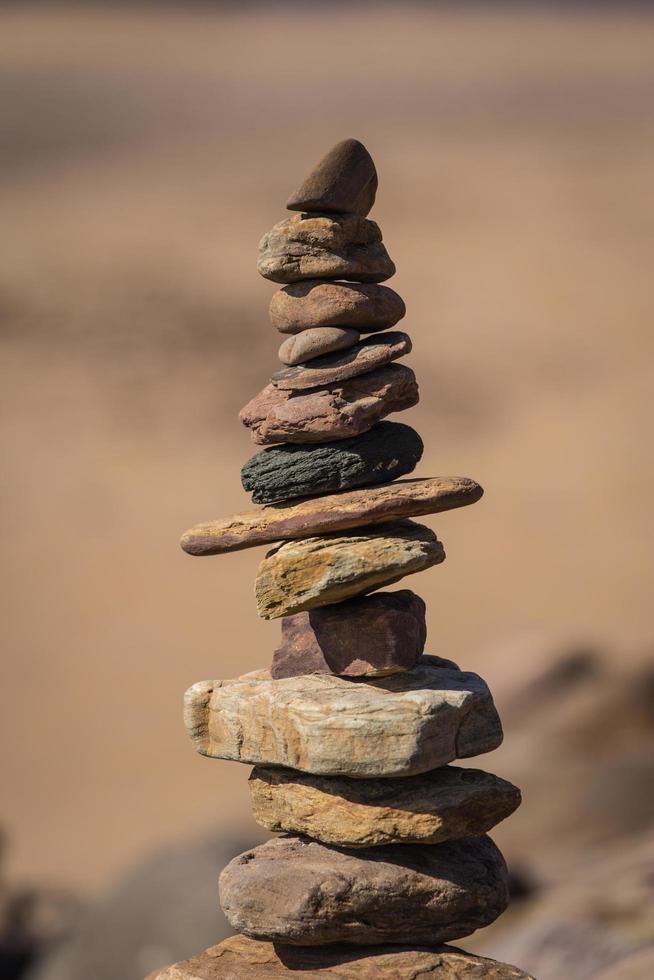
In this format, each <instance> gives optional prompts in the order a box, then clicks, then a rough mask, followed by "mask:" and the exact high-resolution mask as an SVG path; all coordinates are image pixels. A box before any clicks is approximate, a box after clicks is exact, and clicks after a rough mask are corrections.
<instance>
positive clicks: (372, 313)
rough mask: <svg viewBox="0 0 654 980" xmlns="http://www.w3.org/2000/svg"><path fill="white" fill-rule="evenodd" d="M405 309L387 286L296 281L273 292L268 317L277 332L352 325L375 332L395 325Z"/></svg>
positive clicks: (363, 283) (361, 329)
mask: <svg viewBox="0 0 654 980" xmlns="http://www.w3.org/2000/svg"><path fill="white" fill-rule="evenodd" d="M405 313H406V307H405V305H404V300H403V299H402V297H401V296H399V295H398V294H397V293H396V292H395V291H394V290H393V289H390V288H389V287H388V286H379V285H377V284H376V283H365V282H324V281H323V280H321V279H309V280H306V281H304V282H295V283H292V284H290V285H288V286H284V288H283V289H279V290H278V291H277V292H276V293H274V294H273V297H272V299H271V301H270V320H271V322H272V325H273V327H275V328H276V329H277V330H279V332H280V333H289V334H297V333H300V332H301V331H303V330H307V329H309V328H311V327H355V328H356V329H357V330H358V331H359V333H374V332H375V331H377V330H386V329H387V328H388V327H392V326H394V325H395V324H396V323H397V322H398V320H401V319H402V317H403V316H404V314H405Z"/></svg>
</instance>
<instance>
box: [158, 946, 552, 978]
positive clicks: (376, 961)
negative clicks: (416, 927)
mask: <svg viewBox="0 0 654 980" xmlns="http://www.w3.org/2000/svg"><path fill="white" fill-rule="evenodd" d="M288 977H296V978H297V980H322V978H323V977H325V978H330V977H331V978H332V980H534V978H533V977H530V976H529V975H528V974H526V973H523V972H522V970H518V969H517V967H515V966H509V965H508V964H506V963H499V962H498V961H497V960H489V959H486V958H485V957H483V956H473V955H472V954H471V953H464V952H462V950H460V949H456V948H455V947H454V946H436V947H432V948H429V947H426V946H425V947H414V948H411V947H407V946H364V947H352V946H339V945H336V946H307V947H301V946H281V945H273V943H267V942H263V941H260V940H256V939H249V938H248V937H247V936H230V937H229V938H228V939H225V940H223V942H222V943H219V944H218V945H217V946H212V947H211V948H210V949H207V950H206V951H205V952H204V953H200V955H199V956H192V957H191V959H190V960H184V961H183V962H181V963H175V964H174V966H169V967H166V968H165V969H163V970H156V971H155V972H154V973H152V974H150V976H149V977H148V980H284V978H288Z"/></svg>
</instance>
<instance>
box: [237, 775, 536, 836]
mask: <svg viewBox="0 0 654 980" xmlns="http://www.w3.org/2000/svg"><path fill="white" fill-rule="evenodd" d="M248 786H249V789H250V802H251V805H252V815H253V816H254V819H255V820H256V821H257V823H260V824H261V825H262V826H263V827H265V828H266V829H267V830H271V831H274V832H275V833H279V832H290V833H294V834H304V835H306V836H308V837H312V838H314V839H315V840H319V841H321V842H322V843H323V844H337V845H340V846H341V847H370V846H380V845H385V844H440V843H442V842H443V841H447V840H458V839H460V838H462V837H476V836H478V835H480V834H485V833H486V832H487V831H489V830H491V828H492V827H494V826H495V825H496V824H498V823H499V822H500V821H501V820H504V819H505V818H506V817H508V816H510V814H512V813H513V812H514V810H516V809H517V808H518V806H519V805H520V790H519V789H518V788H517V787H516V786H514V785H513V784H512V783H509V782H508V781H507V780H505V779H500V778H499V776H493V775H492V774H491V773H489V772H483V771H482V770H481V769H461V768H459V767H457V766H444V767H442V768H440V769H432V770H431V772H426V773H423V774H422V775H419V776H408V777H407V778H404V779H346V778H344V777H342V776H340V777H334V776H312V775H310V774H308V773H301V772H296V771H295V770H293V769H279V768H276V769H273V768H266V767H265V766H256V767H255V768H254V769H253V770H252V774H251V776H250V779H249V782H248Z"/></svg>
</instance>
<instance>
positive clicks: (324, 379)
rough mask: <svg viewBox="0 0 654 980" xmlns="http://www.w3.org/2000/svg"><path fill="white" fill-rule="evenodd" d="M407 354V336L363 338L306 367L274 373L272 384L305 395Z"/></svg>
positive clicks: (408, 341)
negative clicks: (312, 389) (307, 392)
mask: <svg viewBox="0 0 654 980" xmlns="http://www.w3.org/2000/svg"><path fill="white" fill-rule="evenodd" d="M410 353H411V339H410V337H409V336H408V334H405V333H401V332H400V331H392V332H391V331H389V332H388V333H384V334H381V336H379V337H365V338H364V339H363V340H361V341H360V342H359V343H358V344H355V346H354V347H350V348H349V349H348V350H345V351H338V352H337V353H335V354H326V355H325V356H324V357H317V358H316V359H315V360H313V361H309V362H308V363H307V364H298V365H297V366H296V367H287V368H282V369H281V371H275V373H274V374H273V376H272V378H271V381H272V383H273V384H274V385H275V387H276V388H283V389H288V390H291V391H306V390H307V389H308V388H318V387H321V386H323V385H329V384H334V383H335V382H337V381H347V380H348V378H356V377H357V376H359V375H361V374H367V373H368V372H370V371H374V370H376V369H377V368H380V367H384V365H386V364H389V363H390V362H391V361H395V360H397V358H398V357H403V356H404V355H405V354H410Z"/></svg>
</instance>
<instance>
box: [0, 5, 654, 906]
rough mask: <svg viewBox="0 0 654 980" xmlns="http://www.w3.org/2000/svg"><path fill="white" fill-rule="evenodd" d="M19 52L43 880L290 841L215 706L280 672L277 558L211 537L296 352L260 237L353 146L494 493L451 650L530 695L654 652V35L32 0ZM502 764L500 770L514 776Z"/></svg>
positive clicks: (90, 884)
mask: <svg viewBox="0 0 654 980" xmlns="http://www.w3.org/2000/svg"><path fill="white" fill-rule="evenodd" d="M0 38H1V40H0V44H1V46H2V51H3V57H2V68H1V69H0V72H1V74H0V110H1V112H2V117H3V119H4V123H3V142H4V144H5V146H4V149H3V151H2V154H1V162H0V212H1V213H2V228H3V236H2V237H3V242H4V244H3V248H2V261H1V263H0V326H1V330H2V365H1V371H2V379H1V384H0V391H1V393H2V394H1V397H2V402H3V411H2V419H1V423H0V425H1V428H2V458H3V464H4V465H3V481H2V493H3V497H4V500H3V522H4V523H3V530H2V542H3V553H4V561H3V573H2V574H3V581H2V590H1V597H2V606H3V608H2V622H3V626H4V634H5V642H4V646H5V656H4V681H3V684H2V707H1V712H0V718H1V722H0V724H1V726H2V739H1V748H0V752H1V753H2V754H1V762H0V765H1V771H2V778H3V798H2V807H1V808H0V823H1V824H2V825H3V827H4V828H5V830H6V831H7V833H8V835H9V839H10V849H9V853H8V867H9V872H10V874H11V875H12V876H14V877H15V878H18V877H20V878H31V879H38V880H44V879H45V880H51V881H57V882H61V883H64V884H69V885H71V886H73V887H76V888H80V889H83V890H88V891H94V890H97V889H98V888H99V887H100V886H103V885H105V884H106V883H107V882H108V881H110V880H112V879H114V878H115V877H116V876H118V875H119V874H120V873H121V872H122V871H123V870H124V869H126V868H127V867H128V866H130V865H131V864H132V863H133V862H134V861H135V860H136V859H137V858H139V857H141V856H142V855H143V854H145V853H147V852H149V851H151V850H152V849H153V848H155V847H157V846H159V845H160V844H162V843H164V842H167V841H171V840H174V839H176V838H177V837H178V836H182V835H187V834H191V833H193V832H195V831H199V830H203V831H206V830H209V829H213V830H222V829H224V831H225V833H228V832H231V830H232V829H233V828H234V827H235V826H238V827H239V831H240V833H241V834H246V833H248V832H249V831H248V828H251V830H252V833H254V832H255V831H254V825H253V823H252V821H251V817H250V816H249V810H248V805H247V790H246V785H245V783H246V775H247V770H246V768H245V767H239V766H233V765H232V766H230V765H229V764H227V763H220V762H209V761H207V760H203V759H201V758H199V757H197V756H196V755H195V754H194V753H193V751H192V750H191V747H190V744H189V743H188V740H187V738H186V735H185V733H184V730H183V727H182V724H181V717H180V704H181V696H182V694H183V691H184V690H185V688H186V687H187V686H188V685H189V684H191V683H192V682H194V681H197V680H200V679H202V678H206V677H220V676H229V675H233V674H235V673H237V672H241V671H245V670H250V669H254V668H256V667H258V666H262V665H265V664H266V663H267V662H268V661H269V660H270V656H271V651H272V649H273V647H274V645H275V642H276V639H277V635H278V630H279V626H278V624H274V623H273V624H270V623H264V622H262V621H260V620H258V619H257V616H256V613H255V607H254V601H253V597H252V583H253V578H254V574H255V571H256V567H257V563H258V561H259V559H260V557H261V556H262V553H263V552H261V551H256V552H252V551H251V552H244V553H241V554H236V555H233V556H229V557H224V558H214V559H206V560H204V561H199V560H195V559H190V558H188V557H186V556H184V555H183V554H182V553H181V551H179V549H178V546H177V540H178V537H179V534H180V533H181V532H182V531H183V530H184V529H185V528H186V527H187V526H188V525H190V524H192V523H196V522H197V521H200V520H204V519H209V518H211V517H214V516H220V515H222V514H226V513H228V512H230V511H231V510H232V509H235V508H242V507H244V506H245V505H246V504H247V503H248V501H247V498H246V496H245V494H244V493H243V491H242V490H241V489H240V483H239V469H240V466H241V465H242V463H243V462H244V461H245V459H246V458H247V457H248V456H249V455H250V454H251V453H252V451H253V447H252V446H251V444H250V442H249V438H248V436H247V433H246V432H245V430H242V429H241V427H240V426H239V424H238V421H237V419H236V413H237V411H238V409H239V408H240V407H241V405H242V404H244V403H245V402H246V401H247V400H248V399H249V398H250V397H251V396H252V395H253V394H254V393H255V391H257V390H258V388H259V387H261V386H262V385H263V384H264V383H265V381H266V379H267V376H268V375H269V373H270V371H271V369H272V367H273V365H274V363H275V351H276V347H277V338H276V336H274V335H273V331H272V328H271V327H270V325H269V323H268V320H267V312H266V310H267V301H268V297H269V296H270V294H271V292H272V287H271V284H269V283H266V282H264V281H263V280H260V279H259V277H258V276H257V274H256V271H255V267H254V263H255V258H256V246H257V242H258V239H259V238H260V236H261V234H263V232H264V231H266V230H267V229H268V228H269V227H270V225H272V223H273V222H275V221H277V220H279V218H281V217H282V216H283V203H284V201H285V199H286V196H287V194H288V193H289V192H290V191H291V190H292V189H293V188H294V186H295V185H296V184H297V183H298V181H299V179H300V178H301V177H302V176H303V174H304V173H305V171H306V170H307V169H308V167H310V166H311V165H312V164H313V163H314V161H315V160H316V159H317V158H318V157H319V156H320V155H321V154H322V153H323V152H324V151H325V150H326V149H327V148H328V147H329V146H330V145H331V144H332V143H334V142H335V141H336V140H338V139H341V138H344V137H346V136H356V137H358V138H359V139H362V140H363V141H364V142H365V143H366V144H367V145H368V147H369V149H370V150H371V152H372V154H373V156H374V158H375V160H376V163H377V166H378V170H379V172H380V190H379V195H378V204H377V205H376V207H375V209H374V212H373V217H374V218H375V219H376V220H377V221H378V222H379V223H380V224H381V226H382V228H383V231H384V235H385V240H386V242H387V245H388V248H389V251H390V253H391V255H392V257H393V258H394V260H395V262H396V264H397V267H398V270H399V271H398V274H397V276H396V278H395V279H394V280H393V282H392V285H393V286H394V287H395V288H396V289H397V290H398V291H399V292H401V293H402V295H403V296H404V297H405V299H406V302H407V306H408V309H409V313H408V315H407V318H406V320H405V325H406V329H407V330H408V331H409V332H410V333H411V335H412V338H413V341H414V352H413V354H412V355H411V358H410V364H411V365H412V366H413V367H414V368H415V369H416V371H417V373H418V377H419V381H420V383H421V391H422V400H421V403H420V405H419V406H418V407H417V408H416V409H414V410H412V411H411V412H410V413H405V415H404V416H403V420H406V421H408V422H410V423H411V424H412V425H413V426H414V427H415V428H416V429H418V430H419V431H420V432H421V434H422V435H423V437H424V440H425V444H426V451H425V456H424V459H423V462H422V464H421V466H420V469H419V471H418V472H419V474H422V475H438V474H442V475H447V474H451V475H468V476H472V477H474V478H476V479H478V480H479V481H480V482H481V483H482V484H483V485H484V487H485V489H486V495H485V497H484V499H483V501H482V502H481V503H480V504H478V505H476V506H475V507H474V508H471V509H470V510H464V511H457V512H453V513H451V514H446V515H442V516H441V517H439V518H438V519H434V520H433V521H431V522H430V523H431V524H432V525H433V526H434V527H435V529H436V530H437V531H438V532H439V536H441V537H442V539H443V541H444V543H445V547H446V550H447V554H448V558H447V561H446V562H445V564H444V565H443V566H441V567H439V568H436V569H434V570H432V571H430V572H429V573H426V574H425V575H423V576H421V578H420V580H419V581H418V580H417V579H415V580H413V581H410V582H408V583H407V584H408V585H410V586H411V587H413V588H416V589H417V591H418V592H419V593H420V594H421V595H422V596H423V597H424V598H425V600H426V601H427V602H428V608H429V651H430V652H432V653H436V654H439V655H442V656H446V657H451V658H454V659H456V660H458V661H459V662H460V663H461V664H462V665H463V666H465V667H466V668H471V669H477V670H479V671H480V672H481V673H482V674H483V675H484V676H485V677H486V678H487V679H488V681H489V683H490V684H491V686H492V687H493V688H494V689H496V690H497V691H498V700H499V701H500V704H501V703H502V698H503V696H504V693H503V692H508V691H510V690H511V687H512V685H513V684H514V683H515V681H516V678H528V677H529V676H530V673H531V672H532V671H535V670H536V669H537V668H540V667H541V666H542V663H543V661H544V659H546V658H547V657H548V656H549V654H550V652H551V651H552V650H553V649H560V648H564V647H567V646H574V645H577V644H580V643H583V644H590V645H593V646H599V647H600V648H601V649H602V650H604V651H606V655H607V657H609V658H611V659H612V660H613V661H614V662H617V661H618V660H619V661H620V662H622V661H624V662H625V663H631V662H634V661H636V660H639V659H641V658H643V657H645V656H646V655H647V654H648V653H649V650H650V648H651V642H652V635H653V630H652V617H651V583H652V564H653V559H652V548H651V543H650V541H649V540H648V534H647V529H648V527H650V526H651V516H650V509H651V504H650V499H649V491H650V484H651V481H652V476H653V469H654V467H653V464H652V458H651V450H650V446H651V431H650V430H651V403H650V397H649V396H650V393H651V388H652V355H653V353H654V351H653V347H654V341H653V339H652V338H653V336H654V333H653V331H652V313H653V312H654V299H653V293H652V288H651V279H652V275H651V241H652V235H653V233H654V196H653V195H652V187H651V185H652V170H653V165H654V120H653V118H652V114H651V105H652V97H653V96H654V61H652V58H651V51H652V44H653V42H654V20H652V19H650V18H648V17H647V15H646V14H644V13H641V14H629V13H627V12H623V13H611V12H610V11H609V12H607V11H605V12H602V13H595V14H592V13H587V14H586V15H583V14H580V13H576V14H565V13H563V12H561V11H559V12H558V13H552V14H546V13H539V12H534V11H530V12H527V11H525V12H516V11H515V10H513V11H511V10H505V9H504V8H503V7H499V6H498V8H496V9H495V11H494V12H491V13H484V12H479V11H477V12H475V13H468V14H465V13H461V14H456V13H452V12H444V11H440V12H439V11H438V9H436V10H433V9H432V10H431V11H430V10H428V9H425V8H423V9H421V10H414V9H413V8H412V7H410V6H409V5H407V6H406V7H404V6H403V5H402V6H401V5H397V6H391V7H389V8H387V7H381V6H380V8H379V9H378V10H376V11H373V10H372V9H371V8H367V10H359V9H358V8H356V6H355V7H352V6H349V7H348V8H346V9H341V10H339V11H334V10H332V11H330V12H324V13H321V12H319V11H316V12H315V13H309V12H307V11H306V10H305V11H301V12H298V13H296V14H295V15H294V14H293V13H291V12H288V11H287V10H285V9H284V8H283V7H281V6H280V7H276V8H275V9H274V10H273V9H271V8H270V7H269V8H266V10H265V11H264V12H261V11H259V10H256V9H253V10H246V11H244V12H243V11H242V12H238V11H237V12H231V13H225V12H222V13H221V12H214V13H208V14H201V13H193V14H191V13H174V12H169V13H166V14H156V13H138V12H131V13H130V12H129V11H125V10H122V11H120V12H115V13H112V12H101V11H98V12H93V11H86V12H84V11H83V10H79V9H78V10H76V11H74V10H72V9H71V10H68V11H66V10H57V9H56V8H52V7H49V8H48V7H46V8H44V9H41V10H36V9H31V8H30V7H29V6H28V5H25V6H23V7H22V8H19V9H15V8H14V9H6V10H4V11H3V12H2V13H1V14H0ZM553 710H556V705H554V707H553ZM506 734H507V743H508V742H509V741H510V737H511V725H510V724H508V725H507V733H506ZM527 747H529V748H531V746H529V743H528V741H527V742H526V743H525V751H526V750H527ZM504 751H505V750H504V749H502V750H500V751H498V752H497V753H496V754H495V755H494V756H493V757H492V758H489V759H488V760H484V762H483V764H484V765H487V766H490V767H492V768H494V769H495V770H496V771H498V772H499V773H500V774H503V775H508V776H511V774H512V771H514V768H513V762H512V760H513V759H514V758H515V754H516V752H518V754H519V752H520V749H519V748H518V747H514V748H513V749H511V751H510V752H509V750H508V748H507V754H506V756H504V755H503V753H504ZM560 751H561V752H562V753H564V752H565V747H564V746H562V747H561V749H560ZM503 758H505V759H506V762H507V765H508V766H509V770H510V771H507V769H506V768H503V761H502V760H503ZM509 763H510V765H509ZM516 765H517V764H516ZM533 765H534V766H537V765H538V758H534V759H533ZM520 766H521V767H522V769H524V768H525V759H524V758H523V759H522V760H521V762H520ZM520 766H518V768H520ZM534 817H535V813H534V811H533V810H531V811H530V804H529V802H528V801H527V802H526V803H525V805H524V806H523V808H522V809H521V811H519V812H518V814H516V815H515V816H514V817H513V819H512V824H513V826H514V827H515V832H514V833H515V841H516V845H515V846H516V847H522V848H524V847H525V846H527V845H526V843H525V842H526V841H527V842H528V841H529V840H530V837H529V832H528V829H529V827H530V825H531V822H532V821H534ZM512 839H513V838H512V831H511V830H510V828H509V826H508V825H507V828H506V830H505V831H503V838H502V843H503V846H505V847H506V848H507V852H508V853H509V854H510V853H511V847H512Z"/></svg>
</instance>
